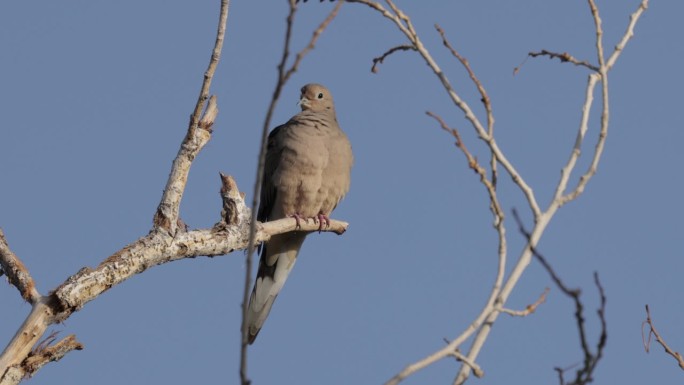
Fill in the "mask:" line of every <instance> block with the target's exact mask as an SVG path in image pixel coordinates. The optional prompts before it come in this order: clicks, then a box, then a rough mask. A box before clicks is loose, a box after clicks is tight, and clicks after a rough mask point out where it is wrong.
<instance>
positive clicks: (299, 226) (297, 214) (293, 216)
mask: <svg viewBox="0 0 684 385" xmlns="http://www.w3.org/2000/svg"><path fill="white" fill-rule="evenodd" d="M290 218H294V219H295V221H296V222H297V226H296V227H295V229H300V228H301V227H302V226H301V225H300V223H299V221H300V220H303V221H304V222H308V221H309V220H308V219H306V218H304V217H303V216H302V215H301V214H299V213H294V214H292V215H290Z"/></svg>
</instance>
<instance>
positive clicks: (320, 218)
mask: <svg viewBox="0 0 684 385" xmlns="http://www.w3.org/2000/svg"><path fill="white" fill-rule="evenodd" d="M316 219H318V232H319V233H320V232H321V230H323V223H325V227H326V228H328V227H330V218H328V216H327V215H325V214H323V213H318V215H317V216H316V217H314V220H316Z"/></svg>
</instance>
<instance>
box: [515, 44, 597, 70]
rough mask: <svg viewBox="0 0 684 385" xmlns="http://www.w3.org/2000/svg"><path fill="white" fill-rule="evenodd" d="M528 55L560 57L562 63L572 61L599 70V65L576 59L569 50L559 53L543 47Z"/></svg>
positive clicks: (550, 57)
mask: <svg viewBox="0 0 684 385" xmlns="http://www.w3.org/2000/svg"><path fill="white" fill-rule="evenodd" d="M527 56H529V57H532V58H536V57H537V56H548V57H549V59H558V60H560V61H561V63H572V64H574V65H576V66H580V67H586V68H589V69H590V70H592V71H596V72H599V67H597V66H595V65H593V64H591V63H589V62H588V61H586V60H578V59H575V57H574V56H572V55H570V54H569V53H567V52H563V53H557V52H552V51H548V50H545V49H543V50H541V51H539V52H530V53H528V54H527Z"/></svg>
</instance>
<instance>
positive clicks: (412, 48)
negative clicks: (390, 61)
mask: <svg viewBox="0 0 684 385" xmlns="http://www.w3.org/2000/svg"><path fill="white" fill-rule="evenodd" d="M415 50H416V47H415V46H412V45H408V44H402V45H398V46H396V47H392V48H390V49H388V50H387V51H385V53H383V54H382V55H380V56H378V57H376V58H373V66H372V67H371V72H372V73H374V74H376V73H378V71H379V69H378V64H382V63H383V62H384V61H385V59H386V58H387V57H388V56H389V55H391V54H393V53H395V52H397V51H415Z"/></svg>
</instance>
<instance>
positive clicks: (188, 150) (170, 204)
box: [152, 0, 230, 236]
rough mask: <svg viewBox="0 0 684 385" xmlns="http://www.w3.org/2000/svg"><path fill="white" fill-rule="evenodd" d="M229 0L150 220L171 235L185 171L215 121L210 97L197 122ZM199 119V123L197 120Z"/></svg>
mask: <svg viewBox="0 0 684 385" xmlns="http://www.w3.org/2000/svg"><path fill="white" fill-rule="evenodd" d="M229 3H230V1H229V0H221V10H220V13H219V22H218V27H217V31H216V41H215V42H214V49H213V50H212V54H211V59H210V60H209V66H208V67H207V71H206V72H205V73H204V80H203V82H202V87H201V89H200V95H199V98H198V99H197V103H196V104H195V108H194V110H193V113H192V115H191V116H190V124H189V126H188V132H187V134H186V135H185V139H184V140H183V143H181V146H180V149H179V150H178V155H176V158H175V159H174V160H173V164H172V165H171V173H170V175H169V179H168V181H167V182H166V187H165V188H164V193H163V194H162V198H161V201H160V202H159V207H158V208H157V211H156V213H155V214H154V219H153V221H152V222H153V224H154V229H155V230H164V231H166V232H167V233H168V234H170V235H172V236H173V235H174V234H176V231H177V230H178V223H179V216H178V214H179V211H180V203H181V199H183V193H184V192H185V185H186V183H187V182H188V174H189V173H190V166H192V162H193V161H194V160H195V158H196V157H197V155H198V154H199V152H200V151H201V150H202V148H203V147H204V145H205V144H207V142H209V139H211V126H212V125H213V123H214V119H215V117H216V114H217V113H218V111H217V108H216V101H215V100H214V103H213V107H212V103H211V101H210V103H209V106H207V108H206V110H205V113H204V117H203V118H202V121H203V122H204V123H202V122H200V114H201V112H202V108H203V107H204V103H205V101H206V100H207V99H208V98H209V87H210V86H211V81H212V79H213V78H214V72H215V71H216V67H217V66H218V62H219V60H220V58H221V49H222V48H223V40H224V37H225V34H226V24H227V21H228V8H229ZM200 123H202V124H200Z"/></svg>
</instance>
